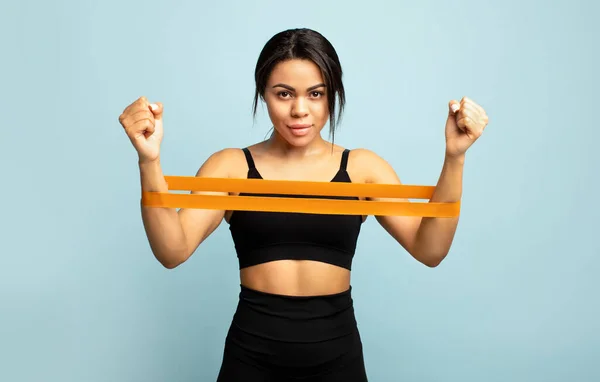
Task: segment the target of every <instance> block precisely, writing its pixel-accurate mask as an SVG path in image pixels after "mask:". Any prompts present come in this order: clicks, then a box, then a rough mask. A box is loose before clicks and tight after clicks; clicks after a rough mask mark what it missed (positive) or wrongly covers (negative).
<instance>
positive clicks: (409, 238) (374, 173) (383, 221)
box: [366, 153, 421, 253]
mask: <svg viewBox="0 0 600 382" xmlns="http://www.w3.org/2000/svg"><path fill="white" fill-rule="evenodd" d="M366 160H367V161H368V162H370V163H369V165H368V166H366V168H370V169H371V172H370V173H369V174H368V176H367V182H369V183H375V184H396V185H400V184H402V182H401V181H400V177H399V176H398V174H397V173H396V171H395V170H394V169H393V168H392V166H391V165H390V164H389V163H388V162H387V161H385V160H384V159H383V158H381V157H379V156H377V155H376V154H373V153H370V154H369V155H367V158H366ZM368 199H369V200H373V201H385V202H410V201H409V200H408V199H403V198H368ZM375 218H376V219H377V222H378V223H379V224H380V225H381V226H382V227H383V228H384V229H385V230H386V231H387V232H388V233H389V234H390V235H391V236H392V237H393V238H394V239H395V240H396V241H397V242H398V243H399V244H400V245H402V247H404V249H406V250H407V251H408V252H409V253H412V248H413V247H414V243H415V241H416V236H417V231H418V229H419V225H420V224H421V217H418V216H375Z"/></svg>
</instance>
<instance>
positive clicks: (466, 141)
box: [446, 97, 489, 156]
mask: <svg viewBox="0 0 600 382" xmlns="http://www.w3.org/2000/svg"><path fill="white" fill-rule="evenodd" d="M448 106H449V109H450V110H449V112H448V120H447V121H446V154H447V155H451V156H461V155H464V154H465V152H466V151H467V149H468V148H469V147H471V145H472V144H473V143H474V142H475V141H476V140H477V139H478V138H479V137H480V136H481V134H483V130H485V127H486V126H487V124H488V122H489V118H488V115H487V113H486V112H485V110H484V109H483V108H482V107H481V106H480V105H478V104H477V103H475V101H473V100H472V99H470V98H467V97H463V99H462V100H461V101H460V102H458V101H455V100H452V101H450V103H449V105H448Z"/></svg>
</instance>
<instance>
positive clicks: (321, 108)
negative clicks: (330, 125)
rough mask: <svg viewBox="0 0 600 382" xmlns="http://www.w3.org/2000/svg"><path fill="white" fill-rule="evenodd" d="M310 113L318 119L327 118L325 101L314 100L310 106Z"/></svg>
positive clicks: (327, 108)
mask: <svg viewBox="0 0 600 382" xmlns="http://www.w3.org/2000/svg"><path fill="white" fill-rule="evenodd" d="M311 114H312V115H313V117H315V118H318V119H319V120H322V121H323V120H327V118H328V117H329V106H328V105H327V101H326V100H323V101H319V102H315V103H314V104H313V105H312V107H311Z"/></svg>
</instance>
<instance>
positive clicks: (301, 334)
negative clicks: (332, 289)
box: [232, 285, 356, 343]
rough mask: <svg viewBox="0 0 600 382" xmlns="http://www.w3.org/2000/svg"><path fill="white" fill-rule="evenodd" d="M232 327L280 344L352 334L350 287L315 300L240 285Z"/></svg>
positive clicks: (354, 323) (328, 338) (314, 340)
mask: <svg viewBox="0 0 600 382" xmlns="http://www.w3.org/2000/svg"><path fill="white" fill-rule="evenodd" d="M240 288H241V290H240V294H239V302H238V307H237V310H236V312H235V315H234V319H233V322H232V325H233V326H234V327H235V328H237V329H239V330H241V331H243V332H245V333H246V334H250V335H253V336H257V337H260V338H263V339H269V340H274V341H284V342H298V343H300V342H318V341H325V340H330V339H334V338H339V337H342V336H345V335H348V334H352V333H354V332H355V331H356V319H355V316H354V303H353V300H352V287H350V288H348V289H347V290H346V291H343V292H340V293H335V294H328V295H318V296H287V295H279V294H272V293H266V292H261V291H257V290H254V289H251V288H248V287H245V286H243V285H240Z"/></svg>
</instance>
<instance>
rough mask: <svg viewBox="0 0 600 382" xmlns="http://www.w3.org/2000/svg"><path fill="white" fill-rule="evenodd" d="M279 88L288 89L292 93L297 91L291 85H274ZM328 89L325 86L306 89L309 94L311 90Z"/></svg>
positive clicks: (320, 85) (319, 85)
mask: <svg viewBox="0 0 600 382" xmlns="http://www.w3.org/2000/svg"><path fill="white" fill-rule="evenodd" d="M277 87H280V88H284V89H287V90H289V91H292V92H294V91H296V89H294V88H293V87H291V86H290V85H286V84H277V85H273V88H277ZM326 87H327V86H326V85H325V84H317V85H313V86H311V87H309V88H308V89H306V91H307V92H309V91H311V90H315V89H318V88H326Z"/></svg>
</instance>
